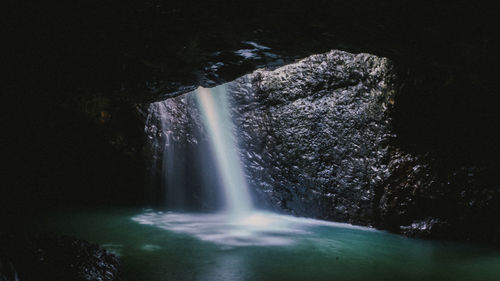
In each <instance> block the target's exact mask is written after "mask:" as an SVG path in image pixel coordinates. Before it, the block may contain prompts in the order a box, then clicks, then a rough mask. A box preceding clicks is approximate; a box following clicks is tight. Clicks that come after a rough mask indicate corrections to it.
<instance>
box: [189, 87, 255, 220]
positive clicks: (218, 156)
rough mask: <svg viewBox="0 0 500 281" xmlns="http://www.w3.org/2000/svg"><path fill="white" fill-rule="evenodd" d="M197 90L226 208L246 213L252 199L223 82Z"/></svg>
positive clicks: (230, 212) (232, 213)
mask: <svg viewBox="0 0 500 281" xmlns="http://www.w3.org/2000/svg"><path fill="white" fill-rule="evenodd" d="M196 92H197V93H196V98H197V101H198V105H199V108H200V111H201V116H202V120H203V123H204V125H205V128H206V129H207V132H208V137H209V142H210V145H211V147H212V149H213V152H214V155H215V160H216V161H215V162H216V163H217V166H218V167H217V168H218V170H219V174H220V177H221V181H222V187H223V190H224V196H225V202H226V207H227V211H228V213H229V214H230V215H231V216H236V217H241V216H244V215H247V214H248V213H250V211H251V210H252V202H251V199H250V195H249V192H248V187H247V184H246V181H245V176H244V173H243V169H242V167H241V161H240V158H239V156H238V151H237V145H236V140H235V137H234V135H233V124H232V121H231V120H232V119H231V114H230V112H229V103H228V100H227V91H226V88H225V86H224V85H222V86H219V87H216V88H213V89H207V88H202V87H199V88H198V89H197V91H196Z"/></svg>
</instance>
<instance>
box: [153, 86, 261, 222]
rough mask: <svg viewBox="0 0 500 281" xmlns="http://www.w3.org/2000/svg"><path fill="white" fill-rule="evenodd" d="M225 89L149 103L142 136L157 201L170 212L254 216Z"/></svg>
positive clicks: (197, 91) (193, 93)
mask: <svg viewBox="0 0 500 281" xmlns="http://www.w3.org/2000/svg"><path fill="white" fill-rule="evenodd" d="M230 108H231V107H230V103H229V98H228V94H227V90H226V87H225V85H222V86H218V87H215V88H213V89H205V88H201V87H200V88H199V89H198V90H196V91H194V92H191V93H188V94H185V95H183V96H180V97H175V98H171V99H167V100H165V101H161V102H155V103H152V104H151V105H150V106H149V109H148V113H149V114H148V117H147V120H146V134H147V135H148V137H149V139H150V141H151V147H152V148H153V151H152V152H153V154H154V157H153V162H152V163H153V165H152V171H153V174H152V177H153V181H152V183H153V185H154V187H153V189H154V190H156V192H155V196H156V197H155V199H154V200H153V201H155V202H156V203H160V204H162V205H163V206H166V207H167V208H168V209H170V210H182V211H187V210H214V209H215V210H220V209H224V210H225V211H226V213H227V214H230V215H231V216H236V217H238V216H242V215H245V214H247V213H249V212H250V211H251V210H252V203H251V198H250V195H249V191H248V187H247V183H246V181H245V175H244V172H243V169H242V166H241V163H240V158H239V155H238V149H237V146H236V143H237V142H236V139H235V135H234V134H233V131H234V130H235V128H234V125H233V123H232V120H231V114H230Z"/></svg>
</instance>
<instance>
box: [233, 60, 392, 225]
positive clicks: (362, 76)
mask: <svg viewBox="0 0 500 281" xmlns="http://www.w3.org/2000/svg"><path fill="white" fill-rule="evenodd" d="M393 75H394V74H393V72H392V71H391V64H390V63H389V61H388V60H387V59H385V58H378V57H376V56H373V55H368V54H358V55H354V54H350V53H346V52H341V51H331V52H329V53H326V54H320V55H313V56H310V57H308V58H306V59H304V60H301V61H299V62H297V63H295V64H291V65H287V66H285V67H282V68H279V69H276V70H274V71H265V70H258V71H256V72H254V73H252V74H250V75H247V76H244V77H242V78H240V79H238V80H236V81H235V82H233V83H230V86H229V88H230V92H231V96H232V97H233V98H234V104H235V108H234V115H235V116H236V118H235V122H236V127H237V128H239V130H240V132H239V135H240V148H241V151H242V153H241V155H242V157H243V159H244V163H245V168H246V171H247V176H248V180H249V182H250V183H251V186H252V187H253V188H254V190H255V192H256V195H257V196H256V197H257V198H258V200H256V201H257V203H258V204H260V205H264V206H265V207H270V208H273V209H277V210H282V211H286V212H290V213H292V214H295V215H298V216H313V217H317V218H322V219H331V220H337V221H348V222H352V223H357V224H360V223H361V224H370V223H371V222H372V218H373V214H374V210H373V208H374V199H375V190H374V188H373V187H374V186H377V185H379V184H380V183H381V182H382V181H383V180H384V179H386V178H387V176H388V173H387V164H388V159H389V157H388V153H389V152H388V144H389V140H390V138H391V133H390V118H389V112H390V108H391V105H392V102H393V98H394V94H395V91H394V85H393V83H392V80H393V78H394V77H393Z"/></svg>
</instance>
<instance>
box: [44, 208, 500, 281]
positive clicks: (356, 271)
mask: <svg viewBox="0 0 500 281" xmlns="http://www.w3.org/2000/svg"><path fill="white" fill-rule="evenodd" d="M38 227H39V228H40V229H39V230H43V231H51V232H55V233H60V234H70V235H74V236H77V237H79V238H82V239H86V240H89V241H92V242H95V243H99V244H100V245H102V246H103V247H104V248H106V249H108V250H110V251H111V252H113V253H115V254H117V255H118V256H120V258H121V261H122V275H123V279H124V280H125V281H153V280H155V281H156V280H179V281H181V280H231V281H238V280H329V281H330V280H340V281H342V280H384V281H387V280H398V281H401V280H410V281H411V280H419V281H422V280H440V281H443V280H471V281H478V280H481V281H488V280H500V250H498V249H488V248H487V247H481V246H477V245H467V244H457V243H451V242H439V241H424V240H417V239H409V238H405V237H402V236H398V235H393V234H390V233H386V232H383V231H376V230H373V229H369V228H363V227H356V226H351V225H348V224H340V223H332V222H325V221H318V220H312V219H303V218H295V217H290V216H283V215H275V214H269V213H261V212H259V213H252V214H249V215H248V216H245V217H238V218H234V217H227V216H225V215H223V214H189V213H171V212H158V211H153V210H150V209H126V210H124V209H108V210H78V211H77V210H72V211H65V212H57V213H53V214H47V215H43V216H41V217H40V218H39V219H38Z"/></svg>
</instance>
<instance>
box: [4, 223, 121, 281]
mask: <svg viewBox="0 0 500 281" xmlns="http://www.w3.org/2000/svg"><path fill="white" fill-rule="evenodd" d="M119 267H120V262H119V260H118V258H117V257H116V256H114V255H113V254H111V253H109V252H107V251H106V250H104V249H102V248H101V247H99V246H98V245H96V244H92V243H89V242H86V241H83V240H78V239H76V238H73V237H69V236H55V235H48V234H38V235H27V234H21V233H0V279H1V280H6V281H7V280H8V281H10V280H12V281H14V280H40V281H46V280H54V281H59V280H60V281H63V280H65V281H66V280H75V281H77V280H78V281H80V280H81V281H115V280H121V279H120V274H119ZM2 278H3V279H2ZM16 278H18V279H16Z"/></svg>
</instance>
